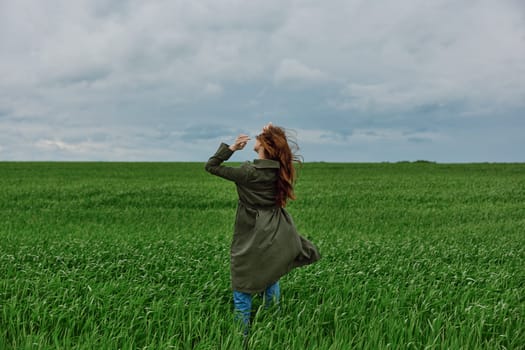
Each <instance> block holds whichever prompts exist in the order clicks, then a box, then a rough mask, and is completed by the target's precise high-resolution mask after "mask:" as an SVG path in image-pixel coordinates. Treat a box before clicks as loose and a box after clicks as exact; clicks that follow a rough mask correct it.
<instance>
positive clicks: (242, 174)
mask: <svg viewBox="0 0 525 350" xmlns="http://www.w3.org/2000/svg"><path fill="white" fill-rule="evenodd" d="M249 140H250V138H249V137H248V136H247V135H243V134H241V135H239V136H238V137H237V139H236V140H235V143H234V144H233V145H231V146H228V145H227V144H225V143H222V144H221V145H220V147H219V149H218V150H217V152H216V153H215V155H213V156H212V157H211V158H210V159H209V160H208V163H207V164H206V171H208V172H210V173H212V174H214V175H217V176H220V177H223V178H225V179H227V180H230V181H234V182H235V184H236V186H237V193H238V195H239V204H238V207H237V214H236V218H235V229H234V234H233V241H232V244H231V250H230V269H231V282H232V289H233V302H234V308H235V315H236V317H237V318H239V319H240V320H241V321H242V322H243V323H244V324H245V325H246V326H247V325H248V324H249V322H250V313H251V304H252V295H253V294H255V293H261V292H264V301H265V306H266V307H268V306H269V305H270V304H271V303H272V302H273V303H277V302H278V300H279V296H280V288H279V278H280V277H281V276H283V275H285V274H286V273H288V272H289V271H290V270H292V269H293V268H295V267H299V266H303V265H308V264H311V263H313V262H315V261H317V260H319V258H320V256H319V253H318V251H317V249H316V247H315V246H314V245H313V244H312V243H310V242H309V241H308V240H306V239H305V238H303V237H302V236H300V235H299V234H298V233H297V231H296V229H295V226H294V223H293V221H292V218H291V217H290V215H289V214H288V212H287V211H286V210H285V209H284V207H285V206H286V202H287V200H289V199H295V195H294V191H293V185H294V180H295V169H294V166H293V162H294V161H298V158H297V156H296V155H294V154H293V153H292V151H291V149H290V146H289V144H288V139H287V137H286V134H285V132H284V130H283V129H282V128H280V127H277V126H273V125H272V124H271V123H270V124H268V125H266V126H265V127H264V128H263V131H262V133H261V134H259V135H257V136H256V138H255V146H254V151H255V152H256V153H257V154H258V159H255V160H254V161H253V163H252V162H245V163H244V164H242V165H241V166H240V167H227V166H223V165H221V163H222V162H224V161H226V160H228V159H229V158H230V157H231V155H232V154H233V153H234V152H235V151H238V150H242V149H243V148H244V147H245V146H246V144H247V142H248V141H249Z"/></svg>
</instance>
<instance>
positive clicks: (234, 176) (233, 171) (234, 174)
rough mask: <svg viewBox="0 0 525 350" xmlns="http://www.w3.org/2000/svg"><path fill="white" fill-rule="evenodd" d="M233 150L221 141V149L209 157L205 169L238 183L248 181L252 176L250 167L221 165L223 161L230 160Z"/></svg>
mask: <svg viewBox="0 0 525 350" xmlns="http://www.w3.org/2000/svg"><path fill="white" fill-rule="evenodd" d="M232 154H233V151H232V150H231V149H230V148H229V146H228V145H227V144H225V143H221V145H220V146H219V149H218V150H217V152H215V154H214V155H213V156H211V157H210V159H208V162H207V163H206V166H205V169H206V171H207V172H209V173H211V174H213V175H217V176H220V177H222V178H225V179H227V180H230V181H234V182H236V183H246V182H248V179H249V177H250V174H251V172H250V168H248V167H235V168H234V167H229V166H224V165H221V164H222V162H224V161H226V160H228V159H229V158H230V157H231V155H232Z"/></svg>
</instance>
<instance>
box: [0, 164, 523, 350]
mask: <svg viewBox="0 0 525 350" xmlns="http://www.w3.org/2000/svg"><path fill="white" fill-rule="evenodd" d="M203 167H204V164H200V163H12V162H8V163H0V348H15V349H50V348H63V349H92V348H101V349H102V348H103V349H119V348H120V349H132V348H140V349H169V348H173V349H240V348H242V345H243V339H242V336H241V334H240V332H239V329H237V327H236V325H235V324H234V322H233V317H232V312H231V310H232V305H231V291H230V285H229V283H230V282H229V265H228V264H229V244H230V239H231V233H232V229H233V220H234V214H235V207H236V203H237V202H236V194H235V189H234V185H233V184H232V183H229V182H227V181H224V180H221V179H219V178H216V177H214V176H211V175H209V174H207V173H206V172H204V169H203ZM296 192H297V195H298V199H297V201H295V202H292V203H290V205H289V207H288V210H289V212H290V213H291V214H292V216H293V217H294V219H295V222H296V224H297V227H298V229H299V231H301V233H302V234H303V235H305V236H306V237H308V238H310V239H311V240H312V241H313V242H314V243H316V244H317V245H318V247H319V249H320V251H321V253H322V256H323V257H322V259H321V261H320V262H318V263H316V264H314V265H311V266H308V267H305V268H301V269H297V270H295V271H293V272H291V273H290V274H289V275H287V276H285V277H284V278H283V279H282V281H281V288H282V292H283V297H282V300H281V304H280V308H279V309H274V310H268V311H264V310H260V311H258V312H257V313H256V314H255V317H254V322H253V324H252V327H251V332H250V335H249V338H248V344H249V346H250V349H349V348H371V349H372V348H373V349H375V348H385V349H386V348H404V349H410V348H414V349H424V348H427V349H477V348H491V349H519V348H523V347H524V344H525V299H524V291H525V268H524V266H525V245H524V242H525V164H457V165H443V164H432V163H417V164H414V163H400V164H331V163H307V164H305V165H304V167H303V168H302V169H301V170H300V174H299V181H298V183H297V187H296ZM258 305H260V300H258V299H256V303H255V306H256V307H257V306H258Z"/></svg>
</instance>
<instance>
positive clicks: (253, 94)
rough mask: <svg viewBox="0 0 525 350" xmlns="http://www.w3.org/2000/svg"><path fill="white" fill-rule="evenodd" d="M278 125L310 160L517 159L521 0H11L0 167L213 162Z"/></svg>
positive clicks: (521, 102)
mask: <svg viewBox="0 0 525 350" xmlns="http://www.w3.org/2000/svg"><path fill="white" fill-rule="evenodd" d="M269 121H271V122H273V123H274V124H277V125H281V126H284V127H286V128H289V129H293V130H294V131H295V134H296V139H297V141H298V143H299V145H300V147H301V154H302V155H303V157H304V159H305V161H307V162H308V161H340V162H378V161H400V160H419V159H425V160H432V161H437V162H484V161H488V162H523V161H525V2H524V1H522V0H497V1H496V0H486V1H482V0H479V1H477V0H461V1H456V0H454V1H453V0H450V1H449V0H429V1H420V0H397V1H365V0H362V1H361V0H341V1H337V0H334V1H332V0H329V1H313V0H304V1H287V0H264V1H254V0H250V1H248V0H245V1H240V0H237V1H236V0H198V1H190V0H186V1H176V0H167V1H143V0H136V1H133V0H129V1H127V0H122V1H102V0H75V1H70V0H63V1H58V0H46V1H40V0H0V160H89V161H91V160H95V161H96V160H102V161H110V160H115V161H205V160H206V159H207V158H208V157H209V156H210V155H212V154H213V153H214V152H215V150H216V149H217V147H218V145H219V143H220V142H226V143H231V142H232V141H233V140H234V139H235V136H236V135H237V134H238V133H240V132H244V133H249V134H250V135H255V134H256V133H257V132H258V130H259V129H260V128H261V127H262V126H263V125H264V124H266V123H267V122H269ZM251 149H252V147H247V149H246V150H244V151H242V152H239V153H237V154H235V155H234V157H233V158H232V160H236V161H243V160H247V159H253V158H254V157H255V153H254V152H253V151H251Z"/></svg>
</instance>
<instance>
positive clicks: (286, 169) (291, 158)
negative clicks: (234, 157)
mask: <svg viewBox="0 0 525 350" xmlns="http://www.w3.org/2000/svg"><path fill="white" fill-rule="evenodd" d="M257 140H259V142H260V143H261V146H262V147H263V148H264V155H265V157H266V158H267V159H272V160H276V161H278V162H279V164H280V168H279V176H278V177H277V183H276V189H277V194H276V196H275V202H276V204H277V205H278V206H279V207H285V206H286V201H287V200H288V199H292V200H293V199H295V194H294V191H293V186H294V183H295V179H296V171H295V167H294V164H293V163H294V162H295V163H298V164H301V163H302V162H301V156H299V155H296V154H295V152H296V151H298V150H299V147H298V145H297V142H295V140H293V139H292V138H291V137H290V136H289V135H288V137H287V135H286V132H285V130H284V129H283V128H281V127H278V126H274V125H269V126H267V127H266V128H265V129H264V131H263V132H262V133H261V134H259V135H257ZM290 145H291V147H290Z"/></svg>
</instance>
